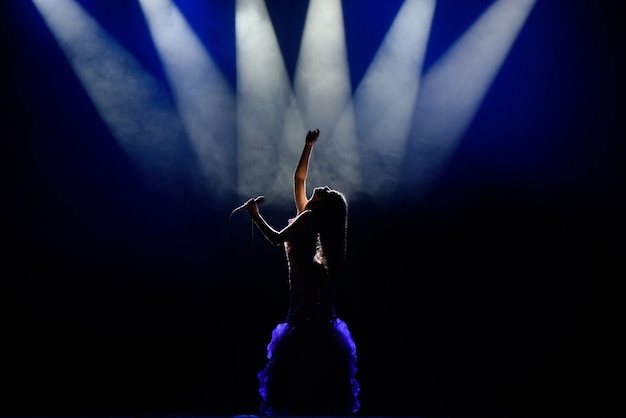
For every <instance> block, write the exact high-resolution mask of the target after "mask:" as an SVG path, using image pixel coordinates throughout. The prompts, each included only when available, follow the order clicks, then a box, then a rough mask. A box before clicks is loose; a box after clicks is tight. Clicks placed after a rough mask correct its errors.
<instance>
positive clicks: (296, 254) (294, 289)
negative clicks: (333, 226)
mask: <svg viewBox="0 0 626 418" xmlns="http://www.w3.org/2000/svg"><path fill="white" fill-rule="evenodd" d="M317 237H318V233H317V230H316V228H310V229H309V230H307V231H305V232H304V233H302V232H301V233H300V234H298V235H297V236H294V237H292V239H290V240H288V241H286V242H285V252H286V256H287V264H288V268H289V292H290V304H289V313H288V315H287V322H289V323H292V324H296V323H302V322H306V321H317V320H321V321H326V320H331V319H334V318H335V308H334V291H335V284H334V283H333V282H332V280H331V279H330V276H329V275H328V272H327V271H326V268H325V267H324V266H323V265H322V264H321V263H320V262H319V261H318V260H316V259H315V254H316V248H317Z"/></svg>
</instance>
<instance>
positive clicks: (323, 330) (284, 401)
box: [258, 319, 359, 416]
mask: <svg viewBox="0 0 626 418" xmlns="http://www.w3.org/2000/svg"><path fill="white" fill-rule="evenodd" d="M267 358H268V362H267V365H266V366H265V368H264V369H263V370H261V371H260V372H259V373H258V378H259V393H260V395H261V398H262V403H261V408H260V412H261V414H262V415H265V416H271V415H349V414H352V413H355V412H357V410H358V409H359V399H358V393H359V384H358V382H357V380H356V378H355V374H356V371H357V368H356V361H357V356H356V345H355V343H354V340H353V339H352V335H351V334H350V331H349V329H348V326H347V324H346V323H345V322H344V321H342V320H340V319H333V320H329V321H306V322H304V323H303V324H298V325H293V324H288V323H281V324H278V326H276V328H275V329H274V330H273V332H272V339H271V341H270V343H269V344H268V346H267Z"/></svg>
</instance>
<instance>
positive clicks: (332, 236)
mask: <svg viewBox="0 0 626 418" xmlns="http://www.w3.org/2000/svg"><path fill="white" fill-rule="evenodd" d="M318 136H319V130H315V131H309V132H308V133H307V136H306V140H305V145H304V149H303V151H302V155H301V157H300V161H299V162H298V166H297V168H296V171H295V174H294V198H295V204H296V209H297V214H296V216H295V217H294V218H293V219H290V220H289V222H288V225H287V226H285V227H284V228H283V229H281V230H280V231H277V230H276V229H274V228H273V227H272V226H270V225H269V224H268V223H267V221H266V220H265V219H264V218H263V217H262V216H261V215H260V213H259V207H258V205H257V203H256V202H255V200H254V199H249V200H248V201H247V202H246V208H247V210H248V213H249V214H250V216H251V217H252V219H253V220H254V223H255V224H256V225H257V227H258V228H259V229H260V230H261V232H262V233H263V235H264V236H265V237H266V238H267V239H268V240H269V241H270V242H272V243H274V244H277V245H279V244H284V247H285V251H286V255H287V261H288V267H289V275H288V278H289V290H290V305H289V311H288V313H287V318H286V320H285V322H283V323H280V324H278V325H277V326H276V328H275V329H274V330H273V332H272V338H271V341H270V343H269V345H268V346H267V357H268V362H267V365H266V366H265V368H264V369H263V370H261V371H260V372H259V373H258V378H259V384H260V388H259V393H260V394H261V398H262V403H261V408H260V412H261V414H262V415H265V416H270V415H303V414H304V415H349V414H352V413H355V412H357V410H358V408H359V400H358V392H359V385H358V383H357V381H356V379H355V373H356V370H357V369H356V361H357V357H356V346H355V344H354V341H353V339H352V336H351V334H350V331H349V330H348V326H347V325H346V323H345V322H344V321H342V320H341V319H339V318H337V316H336V315H335V306H334V296H335V287H336V284H337V283H338V282H339V281H340V280H341V277H342V274H343V268H344V260H345V255H346V243H347V241H346V232H347V203H346V199H345V197H344V195H343V194H341V193H340V192H337V191H335V190H332V189H330V188H328V187H327V186H325V187H318V188H315V189H314V190H313V195H312V196H311V198H310V199H307V196H306V177H307V171H308V165H309V158H310V155H311V150H312V148H313V144H314V143H315V142H316V141H317V139H318Z"/></svg>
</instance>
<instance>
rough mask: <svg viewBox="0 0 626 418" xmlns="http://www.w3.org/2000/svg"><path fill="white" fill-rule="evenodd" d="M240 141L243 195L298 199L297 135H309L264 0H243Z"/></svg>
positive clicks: (239, 8) (239, 13) (238, 24)
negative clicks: (295, 170) (295, 183)
mask: <svg viewBox="0 0 626 418" xmlns="http://www.w3.org/2000/svg"><path fill="white" fill-rule="evenodd" d="M235 31H236V43H237V143H238V154H237V160H238V186H237V190H238V193H239V195H240V196H241V198H249V197H251V196H254V195H258V194H266V195H270V196H272V198H270V199H268V203H267V204H268V205H272V204H274V203H275V202H276V201H282V202H285V201H287V200H291V199H292V193H293V192H292V189H291V188H292V179H293V168H294V161H295V160H296V158H298V157H297V153H298V152H299V150H298V149H297V148H298V147H296V146H295V144H294V140H295V138H300V137H302V138H304V136H303V135H304V132H303V131H304V123H303V122H302V119H301V115H300V112H299V109H298V107H297V103H296V102H295V97H294V94H293V91H292V89H291V84H290V82H289V76H288V75H287V70H286V67H285V64H284V61H283V57H282V54H281V52H280V48H279V45H278V40H277V39H276V34H275V33H274V28H273V26H272V23H271V20H270V17H269V14H268V11H267V8H266V7H265V3H264V2H263V1H258V0H237V4H236V16H235Z"/></svg>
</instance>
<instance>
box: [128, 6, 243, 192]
mask: <svg viewBox="0 0 626 418" xmlns="http://www.w3.org/2000/svg"><path fill="white" fill-rule="evenodd" d="M140 4H141V7H142V9H143V11H144V14H145V16H146V19H147V21H148V26H149V28H150V31H151V33H152V37H153V39H154V40H155V43H156V46H157V50H158V51H159V54H160V56H161V60H162V62H163V64H164V67H165V70H166V73H167V76H168V79H169V82H170V85H171V86H172V88H173V91H174V96H175V99H176V104H177V108H178V111H179V113H180V115H181V118H182V121H183V124H184V127H185V131H186V133H187V137H188V138H189V141H190V143H191V145H192V147H193V149H194V151H195V153H196V155H197V157H198V160H199V162H200V167H201V170H202V174H203V179H202V180H203V183H204V185H205V188H207V189H208V191H210V193H211V195H213V196H223V195H228V194H230V193H232V192H233V191H234V189H235V182H236V180H235V177H234V172H235V168H234V163H235V149H236V148H235V143H234V140H229V138H235V101H234V94H233V92H232V91H231V90H230V88H229V86H228V83H227V81H226V79H225V77H224V76H223V75H222V74H221V72H220V70H219V68H217V66H216V65H215V63H214V62H213V61H212V59H211V57H210V56H209V54H208V53H207V51H206V50H205V49H204V48H203V46H202V44H201V42H200V41H199V39H198V38H197V36H196V35H195V34H194V33H193V31H192V30H191V28H190V27H189V25H188V23H187V22H186V20H185V18H184V17H183V15H182V14H181V13H180V11H179V10H178V8H177V7H176V6H175V5H174V4H173V3H172V2H171V1H170V0H150V1H147V0H141V1H140Z"/></svg>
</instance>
